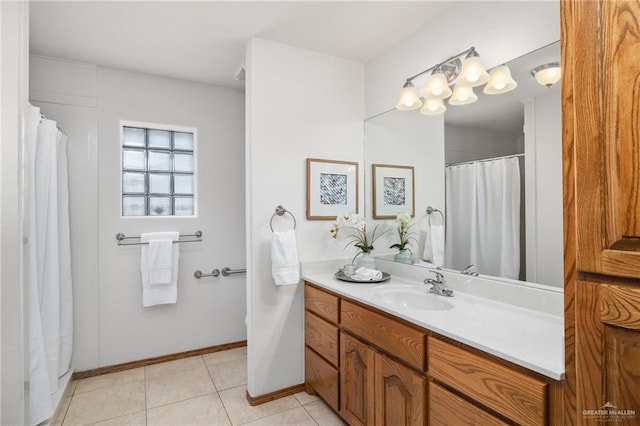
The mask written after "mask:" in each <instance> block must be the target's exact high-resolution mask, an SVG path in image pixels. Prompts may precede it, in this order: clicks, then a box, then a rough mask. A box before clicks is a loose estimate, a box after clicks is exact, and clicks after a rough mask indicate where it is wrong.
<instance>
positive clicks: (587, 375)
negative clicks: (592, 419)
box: [576, 281, 640, 424]
mask: <svg viewBox="0 0 640 426" xmlns="http://www.w3.org/2000/svg"><path fill="white" fill-rule="evenodd" d="M576 310H577V312H578V320H579V321H578V324H577V329H576V346H577V348H576V349H577V352H578V353H580V354H581V356H580V358H579V359H578V362H577V373H578V376H579V377H580V378H581V380H580V382H579V386H578V388H577V401H578V404H579V406H578V407H577V408H578V413H583V412H584V410H600V409H602V407H604V406H605V405H606V404H612V405H614V406H615V407H616V408H617V409H618V410H635V412H636V416H634V417H633V418H625V417H620V416H617V417H615V418H611V419H610V420H612V421H613V420H615V421H617V422H618V423H621V424H637V422H638V420H639V417H637V416H638V415H639V413H640V287H637V286H630V285H624V284H596V283H590V282H585V281H579V282H578V285H577V295H576Z"/></svg>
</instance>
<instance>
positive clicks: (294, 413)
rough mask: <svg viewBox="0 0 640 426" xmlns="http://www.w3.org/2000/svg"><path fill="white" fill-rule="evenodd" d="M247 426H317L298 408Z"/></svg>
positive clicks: (304, 411)
mask: <svg viewBox="0 0 640 426" xmlns="http://www.w3.org/2000/svg"><path fill="white" fill-rule="evenodd" d="M244 424H245V425H246V426H249V425H251V426H274V425H296V426H317V424H316V422H315V420H313V418H312V417H311V416H310V415H309V413H307V411H306V410H305V409H304V408H302V407H296V408H293V409H291V410H287V411H284V412H282V413H278V414H274V415H272V416H268V417H263V418H261V419H258V420H254V421H252V422H249V423H244Z"/></svg>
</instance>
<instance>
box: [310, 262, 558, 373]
mask: <svg viewBox="0 0 640 426" xmlns="http://www.w3.org/2000/svg"><path fill="white" fill-rule="evenodd" d="M303 278H304V280H306V281H309V282H311V283H313V284H316V285H318V286H319V287H323V288H326V289H327V290H330V291H332V292H334V293H337V294H339V295H341V296H345V297H348V298H350V299H353V300H355V301H358V302H361V303H364V304H366V305H369V306H372V307H374V308H377V309H379V310H381V311H384V312H387V313H389V314H391V315H394V316H396V317H399V318H402V319H404V320H407V321H409V322H411V323H413V324H416V325H418V326H421V327H423V328H426V329H429V330H431V331H434V332H436V333H438V334H441V335H443V336H446V337H450V338H452V339H454V340H457V341H459V342H461V343H464V344H466V345H469V346H472V347H474V348H477V349H480V350H482V351H485V352H487V353H490V354H492V355H496V356H498V357H500V358H502V359H505V360H508V361H511V362H513V363H514V364H518V365H520V366H522V367H525V368H528V369H530V370H532V371H536V372H538V373H540V374H543V375H545V376H547V377H550V378H552V379H556V380H560V379H563V378H564V371H565V370H564V327H563V318H562V317H561V316H557V315H552V314H550V313H547V312H544V311H538V310H534V309H528V308H525V307H521V306H517V305H514V304H508V303H503V302H497V301H494V300H491V299H488V298H485V297H480V296H478V295H474V294H470V293H466V292H461V291H460V290H456V291H455V295H454V297H444V296H434V297H442V298H443V299H446V301H448V302H451V303H452V304H453V308H452V309H449V310H440V311H435V310H421V309H412V308H407V307H400V306H398V305H391V304H388V303H387V302H385V301H384V300H383V299H382V298H380V297H379V296H375V295H374V294H373V293H375V291H376V289H378V288H379V286H388V288H391V287H389V286H398V287H402V286H412V288H419V289H423V290H424V291H425V292H427V291H428V286H426V285H424V284H422V283H421V282H419V281H418V282H416V281H414V280H409V279H406V278H400V277H397V276H392V277H391V279H390V280H388V281H386V282H384V283H380V284H361V283H349V282H344V281H340V280H338V279H337V278H335V276H334V273H333V272H330V273H327V272H322V273H305V274H304V276H303Z"/></svg>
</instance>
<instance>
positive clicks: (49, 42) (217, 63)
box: [30, 0, 452, 88]
mask: <svg viewBox="0 0 640 426" xmlns="http://www.w3.org/2000/svg"><path fill="white" fill-rule="evenodd" d="M451 5H452V2H447V1H418V2H416V1H409V2H405V1H354V2H350V1H335V2H322V1H226V2H222V1H196V2H186V1H136V2H133V1H100V2H97V1H64V2H62V1H37V0H35V1H34V0H32V2H31V6H30V50H31V53H33V54H38V55H45V56H52V57H57V58H64V59H69V60H75V61H81V62H88V63H93V64H99V65H103V66H108V67H113V68H120V69H124V70H130V71H136V72H141V73H148V74H156V75H162V76H167V77H172V78H178V79H183V80H191V81H198V82H203V83H210V84H216V85H223V86H228V87H237V88H241V87H243V84H242V83H241V82H238V81H236V80H235V78H234V76H235V74H236V73H237V71H238V70H239V69H240V67H241V66H242V65H243V64H244V48H245V42H246V41H247V40H248V39H249V38H251V37H261V38H265V39H269V40H273V41H277V42H281V43H285V44H289V45H294V46H298V47H302V48H306V49H312V50H316V51H319V52H324V53H327V54H331V55H335V56H340V57H344V58H348V59H353V60H357V61H361V62H367V61H369V60H371V59H372V58H374V57H376V56H378V55H379V54H381V53H382V52H384V51H385V50H387V49H389V48H390V47H391V46H392V45H393V44H395V43H397V42H398V41H400V40H401V39H403V38H405V37H406V36H408V35H409V34H411V33H413V32H415V31H417V30H418V29H419V28H421V27H422V26H424V25H425V24H426V23H427V22H429V21H430V20H432V19H435V18H437V16H438V15H439V14H441V13H442V12H444V11H445V10H446V9H447V8H449V7H450V6H451Z"/></svg>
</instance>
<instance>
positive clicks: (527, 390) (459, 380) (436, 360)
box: [428, 336, 548, 425]
mask: <svg viewBox="0 0 640 426" xmlns="http://www.w3.org/2000/svg"><path fill="white" fill-rule="evenodd" d="M428 348H429V349H428V359H429V376H430V377H431V378H433V379H434V380H436V381H438V382H439V383H442V384H444V385H447V386H448V387H450V388H451V389H455V390H456V391H458V392H459V393H461V394H463V395H465V396H466V397H468V398H470V399H471V400H473V401H474V402H475V403H477V404H479V405H481V406H484V407H487V408H489V409H490V410H492V411H494V412H496V413H498V414H500V415H502V416H504V417H505V418H508V419H509V420H511V421H513V422H515V423H517V424H521V425H544V424H545V423H546V422H547V413H548V410H547V392H548V389H547V388H548V385H547V383H545V382H543V381H541V380H538V379H536V378H534V377H531V376H529V375H527V374H523V373H521V372H519V371H515V370H513V369H511V368H509V367H508V366H506V365H504V364H502V363H498V362H495V361H493V360H490V359H487V358H485V357H482V356H480V355H478V354H476V353H472V352H470V351H467V350H465V349H463V348H460V347H458V346H455V345H453V344H451V343H447V342H445V341H443V340H441V339H438V338H436V337H433V336H429V341H428ZM430 389H431V387H430ZM435 397H436V398H438V397H440V399H441V400H442V399H445V400H446V398H444V397H443V396H442V395H441V393H440V394H438V393H436V395H435ZM433 398H434V395H431V398H430V401H431V404H430V405H431V406H432V410H433V409H434V408H435V410H436V413H439V412H441V411H442V407H438V408H436V407H434V405H435V404H436V403H437V400H434V399H433ZM456 405H458V404H456ZM437 415H439V414H436V416H437ZM487 416H488V414H487Z"/></svg>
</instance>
